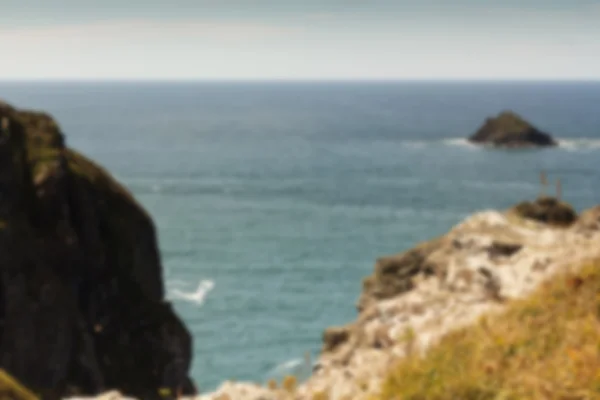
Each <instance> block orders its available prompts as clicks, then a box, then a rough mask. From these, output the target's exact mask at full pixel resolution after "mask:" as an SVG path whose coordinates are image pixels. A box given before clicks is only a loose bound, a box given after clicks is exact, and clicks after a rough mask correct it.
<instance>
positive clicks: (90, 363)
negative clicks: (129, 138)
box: [0, 103, 195, 400]
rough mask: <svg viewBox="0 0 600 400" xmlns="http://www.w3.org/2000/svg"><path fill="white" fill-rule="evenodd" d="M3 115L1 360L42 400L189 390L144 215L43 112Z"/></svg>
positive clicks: (7, 110)
mask: <svg viewBox="0 0 600 400" xmlns="http://www.w3.org/2000/svg"><path fill="white" fill-rule="evenodd" d="M0 122H1V125H0V257H1V265H2V267H1V269H0V367H1V368H3V369H5V370H6V371H8V372H9V373H11V374H12V375H13V376H15V377H16V378H17V379H19V380H20V381H21V382H23V383H24V384H25V385H26V386H27V387H29V388H31V389H32V390H33V391H35V392H36V393H38V394H40V395H41V397H42V398H44V399H57V398H59V397H65V396H70V395H81V394H90V395H91V394H98V393H100V392H102V391H104V390H106V389H118V390H120V391H121V392H123V393H125V394H127V395H133V396H136V397H138V398H142V399H149V400H151V399H158V398H174V396H175V394H176V393H177V392H183V393H188V394H192V393H194V392H195V388H194V386H193V384H192V382H191V380H190V379H189V377H188V375H187V374H188V369H189V367H190V361H191V353H192V351H191V348H192V339H191V337H190V334H189V333H188V331H187V330H186V328H185V326H184V325H183V324H182V322H181V321H180V319H179V318H178V317H177V316H176V315H175V313H174V312H173V310H172V308H171V306H170V304H169V303H168V302H166V301H165V300H164V288H163V282H162V267H161V261H160V256H159V253H158V250H157V239H156V234H155V228H154V226H153V222H152V220H151V218H150V217H149V216H148V214H147V213H146V212H145V211H144V209H143V208H142V207H141V206H140V205H139V204H138V203H137V202H136V201H135V200H134V198H133V197H132V196H131V194H130V193H129V192H128V191H127V190H126V189H125V188H124V187H123V186H121V185H120V184H119V183H118V182H116V181H115V180H114V179H113V178H112V177H111V176H110V174H109V173H107V172H106V171H105V170H103V169H102V168H101V167H100V166H98V165H96V164H95V163H94V162H92V161H91V160H89V159H87V158H86V157H84V156H83V155H81V154H79V153H77V152H76V151H74V150H71V149H69V148H67V147H66V146H65V140H64V137H63V135H62V133H61V131H60V128H59V126H58V125H57V123H56V122H55V121H54V120H53V119H52V118H51V117H50V116H49V115H47V114H44V113H38V112H31V111H22V110H17V109H14V108H13V107H11V106H9V105H7V104H5V103H0Z"/></svg>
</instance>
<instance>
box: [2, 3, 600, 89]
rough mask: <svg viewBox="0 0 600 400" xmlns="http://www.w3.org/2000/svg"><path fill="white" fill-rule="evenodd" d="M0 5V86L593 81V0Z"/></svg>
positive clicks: (596, 18) (597, 62) (599, 43)
mask: <svg viewBox="0 0 600 400" xmlns="http://www.w3.org/2000/svg"><path fill="white" fill-rule="evenodd" d="M0 4H1V9H2V13H1V14H0V52H1V54H2V56H1V57H0V79H220V80H221V79H261V80H262V79H600V0H593V1H592V0H545V1H543V0H521V1H517V0H504V1H500V0H498V1H491V0H454V1H450V0H344V1H342V0H303V1H300V0H295V1H287V0H170V1H168V0H163V1H159V0H135V1H133V0H103V1H96V0H89V1H86V0H0Z"/></svg>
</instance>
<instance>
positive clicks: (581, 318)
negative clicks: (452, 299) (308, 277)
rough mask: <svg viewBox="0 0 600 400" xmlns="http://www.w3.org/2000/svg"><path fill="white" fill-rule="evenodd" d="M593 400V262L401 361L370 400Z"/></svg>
mask: <svg viewBox="0 0 600 400" xmlns="http://www.w3.org/2000/svg"><path fill="white" fill-rule="evenodd" d="M459 399H460V400H488V399H490V400H491V399H505V400H508V399H511V400H512V399H532V400H537V399H557V400H558V399H561V400H575V399H581V400H583V399H600V262H597V263H594V264H590V265H586V266H584V267H583V268H582V269H581V270H580V272H579V273H578V274H577V275H568V276H561V277H557V278H555V279H553V280H552V281H551V282H548V283H547V284H545V285H543V286H542V287H541V288H539V290H538V291H537V292H536V293H535V294H534V295H532V296H531V297H529V298H527V299H525V300H519V301H515V302H514V303H513V304H511V305H510V306H509V308H508V309H507V311H506V313H504V314H502V315H500V316H493V317H492V316H490V317H487V318H482V319H481V320H480V321H479V323H478V324H477V325H475V326H471V327H468V328H465V329H462V330H460V331H457V332H455V333H452V334H450V335H448V336H447V337H445V338H444V339H443V340H442V342H441V343H440V344H439V345H437V346H435V347H433V348H432V349H431V350H430V351H429V352H428V353H427V354H426V356H425V357H423V358H420V357H417V356H415V357H414V358H410V359H406V360H403V361H401V362H400V363H399V364H398V365H397V366H395V367H394V368H393V369H392V370H391V371H390V373H389V376H388V377H387V378H386V379H385V383H384V385H383V388H382V390H381V393H380V394H379V395H378V396H376V397H374V400H459Z"/></svg>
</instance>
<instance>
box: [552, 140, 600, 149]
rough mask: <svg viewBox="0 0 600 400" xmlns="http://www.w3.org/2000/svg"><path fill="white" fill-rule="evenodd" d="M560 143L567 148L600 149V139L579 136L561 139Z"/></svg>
mask: <svg viewBox="0 0 600 400" xmlns="http://www.w3.org/2000/svg"><path fill="white" fill-rule="evenodd" d="M558 144H559V146H560V147H562V148H564V149H565V150H570V151H574V150H597V149H600V139H591V138H578V139H564V140H559V141H558Z"/></svg>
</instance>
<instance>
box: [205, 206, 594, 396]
mask: <svg viewBox="0 0 600 400" xmlns="http://www.w3.org/2000/svg"><path fill="white" fill-rule="evenodd" d="M540 203H541V204H540ZM531 204H537V205H538V206H540V207H542V208H544V207H546V208H548V209H554V208H555V207H559V208H564V209H570V210H572V209H571V207H570V206H569V205H568V204H565V203H562V202H559V201H557V200H556V199H549V198H542V199H538V201H536V202H534V203H531ZM599 210H600V208H598V207H596V208H593V209H591V210H588V211H585V212H583V213H582V214H581V217H577V215H576V214H575V216H574V218H575V219H574V220H573V221H571V218H570V217H569V218H568V220H569V221H570V222H569V223H562V222H563V221H566V219H565V218H563V217H560V218H558V220H559V221H560V222H561V223H556V222H557V221H556V220H555V218H530V216H528V215H521V214H519V213H518V212H515V208H514V207H513V208H511V209H509V210H506V211H502V212H500V211H483V212H479V213H476V214H474V215H472V216H470V217H469V218H467V219H466V220H465V221H464V222H462V223H460V224H459V225H457V226H455V227H454V228H452V229H451V230H450V231H449V232H448V233H447V234H446V235H444V236H442V237H440V238H436V239H434V240H431V241H429V242H425V243H422V244H420V245H418V246H416V247H415V248H413V249H410V250H408V251H406V252H404V253H401V254H398V255H393V256H389V257H382V258H380V259H379V260H377V263H376V265H375V269H374V273H373V275H371V276H369V277H368V278H366V279H365V281H364V285H363V292H362V294H361V297H360V300H359V310H360V312H359V315H358V318H357V319H356V320H355V321H354V322H352V323H351V324H348V325H346V326H343V327H334V328H330V329H328V330H327V331H326V332H325V333H324V337H323V338H324V346H323V352H322V354H321V356H320V358H319V360H318V366H319V367H318V368H317V369H316V370H315V372H314V374H313V376H312V377H311V378H310V379H309V380H308V381H307V382H305V383H304V384H302V385H300V386H299V388H298V389H297V390H296V391H295V392H294V393H293V394H290V395H287V394H285V393H282V392H280V391H279V392H278V391H273V390H268V389H267V388H263V387H260V386H257V385H255V384H249V383H248V384H244V383H235V384H234V383H231V382H227V383H225V384H223V386H221V387H220V388H219V390H218V391H217V392H215V393H212V394H207V395H205V396H202V397H200V399H202V400H217V399H220V398H221V399H222V398H225V399H229V398H230V399H236V400H259V399H261V400H282V399H294V400H298V399H301V400H312V399H314V398H327V399H330V400H346V399H352V400H367V399H370V398H372V397H371V396H372V394H373V393H375V392H377V390H378V389H379V387H380V383H381V379H382V378H383V377H384V376H385V374H386V372H387V371H389V368H390V366H391V365H393V363H395V362H397V361H398V360H399V359H401V358H402V357H405V356H406V355H408V354H422V353H423V352H424V351H425V350H427V349H428V348H429V347H430V346H432V345H435V343H436V342H437V341H438V340H439V339H441V338H442V337H443V336H444V335H445V334H447V333H449V332H451V331H453V330H455V329H458V328H461V327H463V326H466V325H469V324H472V323H474V322H475V321H477V319H478V318H479V317H480V316H482V315H484V314H487V315H490V314H491V315H493V314H494V313H496V312H500V311H502V310H503V309H504V308H505V307H506V305H507V304H508V303H509V302H510V300H511V299H517V298H522V297H525V296H527V295H528V294H530V293H531V292H532V291H533V290H534V289H536V288H537V287H539V285H540V284H541V283H542V282H544V281H545V280H547V279H551V278H552V277H553V276H555V275H556V274H558V273H561V272H567V271H569V270H576V269H577V268H579V267H580V266H581V265H582V264H583V263H584V262H586V261H588V260H593V259H597V258H598V257H600V211H599ZM550 214H551V215H554V214H552V212H550ZM561 215H562V214H561ZM489 320H490V321H493V318H490V319H489ZM223 396H229V397H223ZM319 396H320V397H319Z"/></svg>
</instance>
